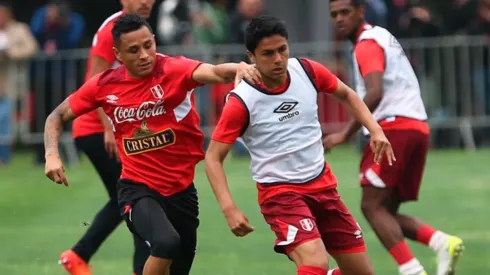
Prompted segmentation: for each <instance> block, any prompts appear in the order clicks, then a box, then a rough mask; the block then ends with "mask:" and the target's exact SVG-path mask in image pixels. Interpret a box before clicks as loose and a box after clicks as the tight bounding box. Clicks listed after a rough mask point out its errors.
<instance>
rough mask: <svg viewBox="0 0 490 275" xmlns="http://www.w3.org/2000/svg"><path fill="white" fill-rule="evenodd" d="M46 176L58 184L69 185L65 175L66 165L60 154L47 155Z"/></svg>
mask: <svg viewBox="0 0 490 275" xmlns="http://www.w3.org/2000/svg"><path fill="white" fill-rule="evenodd" d="M44 173H45V174H46V176H47V177H48V178H49V179H50V180H52V181H54V182H56V183H57V184H64V185H65V186H68V180H67V179H66V176H65V167H63V163H62V162H61V159H60V156H59V155H50V156H46V167H45V170H44Z"/></svg>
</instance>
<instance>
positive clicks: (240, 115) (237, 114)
mask: <svg viewBox="0 0 490 275" xmlns="http://www.w3.org/2000/svg"><path fill="white" fill-rule="evenodd" d="M248 121H249V118H248V111H247V108H246V107H245V105H244V104H243V102H242V101H241V99H239V98H238V97H237V96H234V95H233V94H231V95H230V96H229V97H228V101H227V102H226V104H225V107H224V108H223V112H222V113H221V117H220V119H219V122H218V125H216V128H215V129H214V132H213V135H212V137H211V139H212V140H215V141H218V142H222V143H226V144H233V143H235V141H236V140H237V139H238V137H240V136H241V135H242V133H243V130H245V129H246V127H248Z"/></svg>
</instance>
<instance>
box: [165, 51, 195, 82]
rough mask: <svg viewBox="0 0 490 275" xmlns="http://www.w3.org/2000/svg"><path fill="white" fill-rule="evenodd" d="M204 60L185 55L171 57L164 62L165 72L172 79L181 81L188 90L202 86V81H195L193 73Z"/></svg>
mask: <svg viewBox="0 0 490 275" xmlns="http://www.w3.org/2000/svg"><path fill="white" fill-rule="evenodd" d="M202 63H203V62H201V61H197V60H194V59H190V58H186V57H183V56H178V57H169V58H168V60H167V61H166V62H164V63H163V64H164V73H165V74H169V75H170V76H171V78H172V79H175V80H176V81H178V82H180V83H181V84H182V85H184V86H185V87H186V89H187V90H188V91H190V90H192V89H194V88H197V87H199V86H202V85H203V84H202V83H199V82H197V81H195V80H194V79H193V78H192V74H193V73H194V71H195V70H196V69H197V67H199V66H200V65H201V64H202Z"/></svg>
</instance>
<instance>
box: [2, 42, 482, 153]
mask: <svg viewBox="0 0 490 275" xmlns="http://www.w3.org/2000/svg"><path fill="white" fill-rule="evenodd" d="M400 42H401V44H402V45H403V46H404V49H405V52H406V54H407V56H409V57H410V60H411V62H412V64H413V67H414V69H415V72H416V74H417V76H418V79H419V82H420V85H421V88H422V96H423V98H424V102H425V105H426V108H427V112H428V115H429V122H430V125H431V127H432V129H433V130H432V132H433V136H432V138H433V145H435V146H442V145H447V146H460V145H463V146H464V147H465V148H468V149H473V148H475V147H476V146H477V145H478V144H479V143H480V142H481V141H483V142H484V141H487V142H488V141H489V140H490V54H489V49H490V48H489V45H490V43H489V41H487V40H486V38H485V37H467V36H461V37H459V36H453V37H438V38H428V39H412V40H404V41H400ZM159 51H160V52H163V53H165V54H168V55H184V56H187V57H189V58H195V59H199V60H203V61H205V62H210V63H220V62H230V61H233V62H238V61H241V60H246V55H245V49H244V47H243V46H242V45H220V46H210V47H202V46H201V47H195V46H178V47H166V48H161V49H159ZM351 52H352V46H351V45H350V43H333V42H314V43H298V44H291V45H290V53H291V56H292V57H308V58H311V59H313V60H316V61H319V62H321V63H323V64H324V65H326V66H327V67H328V68H329V69H330V70H331V71H332V72H334V73H335V74H336V75H337V76H339V78H340V79H342V80H343V81H344V82H346V83H348V84H349V85H351V86H352V87H354V86H353V82H352V80H353V77H352V76H353V74H352V67H351V65H350V64H351V63H350V59H351ZM87 56H88V51H87V50H86V49H81V50H72V51H64V52H60V53H58V54H57V55H55V56H39V57H37V58H36V59H35V60H33V61H32V62H31V64H12V66H11V67H12V69H11V73H15V74H21V76H20V77H16V78H15V79H16V83H14V84H12V85H13V86H12V87H14V88H15V89H18V91H17V95H18V103H19V104H14V116H13V120H14V124H13V125H14V128H13V131H12V135H10V136H3V137H0V143H5V142H9V141H11V140H12V139H14V140H18V141H20V142H22V143H24V144H40V143H42V141H43V129H44V122H45V118H46V117H47V115H48V114H49V112H50V111H51V110H52V109H53V108H54V107H56V106H57V105H58V104H59V103H60V102H61V101H62V100H63V99H64V98H65V97H66V96H67V95H69V94H70V93H72V92H73V91H75V90H76V89H77V88H78V87H80V85H81V84H82V83H83V79H84V75H85V71H86V61H87V60H86V59H87ZM24 74H25V75H24ZM12 79H14V78H12ZM19 79H20V80H19ZM230 89H231V87H230V85H216V86H212V87H210V86H206V87H202V88H200V89H199V90H198V91H196V94H195V95H196V105H197V107H198V110H199V113H200V114H201V117H202V126H203V130H204V132H205V134H206V135H207V136H209V135H210V133H211V131H212V129H213V127H214V125H215V122H216V120H217V118H218V117H219V114H220V110H221V108H222V102H223V97H224V95H225V94H226V93H227V92H228V91H229V90H230ZM318 100H319V105H320V108H319V109H320V111H319V112H320V113H319V114H320V120H321V122H322V126H323V127H324V130H325V131H326V132H333V131H337V130H338V129H340V127H342V124H343V123H345V122H346V121H347V119H348V115H347V114H346V113H345V112H344V110H343V109H342V108H341V106H340V105H339V104H338V103H337V102H336V101H335V100H333V99H332V98H330V97H328V96H326V95H323V94H320V96H319V99H318ZM70 130H71V126H67V127H66V129H65V132H64V134H63V136H62V145H63V146H64V147H65V148H66V149H67V150H66V152H67V156H68V157H69V159H70V160H71V161H76V158H77V157H76V150H75V147H74V143H73V141H72V138H71V133H70Z"/></svg>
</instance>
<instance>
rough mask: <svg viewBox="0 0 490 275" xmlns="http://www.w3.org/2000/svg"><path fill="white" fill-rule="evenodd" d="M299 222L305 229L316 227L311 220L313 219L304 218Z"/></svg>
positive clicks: (309, 229)
mask: <svg viewBox="0 0 490 275" xmlns="http://www.w3.org/2000/svg"><path fill="white" fill-rule="evenodd" d="M299 224H301V227H302V228H303V229H304V230H305V231H311V230H313V228H314V227H315V224H314V223H313V222H312V221H311V219H302V220H300V221H299Z"/></svg>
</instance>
